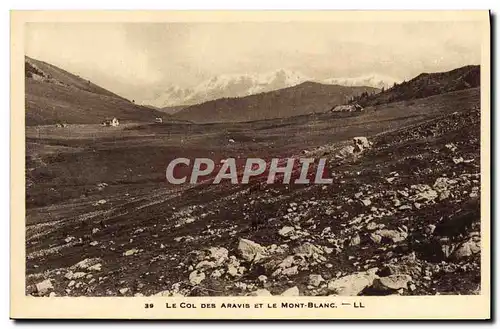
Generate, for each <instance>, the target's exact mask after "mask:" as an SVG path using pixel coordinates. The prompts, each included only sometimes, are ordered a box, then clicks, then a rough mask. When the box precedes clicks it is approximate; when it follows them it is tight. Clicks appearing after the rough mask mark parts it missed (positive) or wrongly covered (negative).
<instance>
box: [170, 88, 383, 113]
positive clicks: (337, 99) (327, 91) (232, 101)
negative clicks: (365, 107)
mask: <svg viewBox="0 0 500 329" xmlns="http://www.w3.org/2000/svg"><path fill="white" fill-rule="evenodd" d="M364 91H366V92H369V93H373V92H376V91H378V89H376V88H370V87H345V86H337V85H323V84H319V83H315V82H304V83H302V84H300V85H297V86H294V87H289V88H284V89H279V90H275V91H270V92H266V93H260V94H256V95H250V96H246V97H240V98H221V99H217V100H213V101H209V102H205V103H202V104H198V105H193V106H189V107H187V108H185V109H183V110H182V111H180V112H178V113H175V114H174V115H173V116H174V117H176V118H179V119H186V120H191V121H194V122H235V121H252V120H263V119H272V118H285V117H291V116H296V115H301V114H308V113H315V112H326V111H328V110H330V109H331V108H332V107H333V106H335V105H338V104H342V103H344V102H345V101H346V99H348V98H349V97H350V96H352V95H359V94H361V93H362V92H364Z"/></svg>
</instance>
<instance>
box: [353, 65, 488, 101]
mask: <svg viewBox="0 0 500 329" xmlns="http://www.w3.org/2000/svg"><path fill="white" fill-rule="evenodd" d="M480 80H481V79H480V67H479V65H468V66H464V67H461V68H457V69H454V70H451V71H448V72H439V73H422V74H420V75H418V76H417V77H415V78H413V79H411V80H410V81H405V82H403V83H401V84H394V86H393V87H392V88H390V89H387V90H385V91H383V92H381V93H379V94H376V95H362V97H361V98H359V99H356V100H355V101H356V102H357V103H359V104H360V105H362V106H370V105H379V104H386V103H391V102H397V101H405V100H411V99H417V98H424V97H429V96H433V95H439V94H443V93H447V92H451V91H457V90H463V89H469V88H475V87H479V85H480Z"/></svg>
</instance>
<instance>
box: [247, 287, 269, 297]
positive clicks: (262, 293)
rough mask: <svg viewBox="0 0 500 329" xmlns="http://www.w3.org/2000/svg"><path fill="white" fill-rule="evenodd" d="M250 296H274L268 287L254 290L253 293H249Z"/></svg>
mask: <svg viewBox="0 0 500 329" xmlns="http://www.w3.org/2000/svg"><path fill="white" fill-rule="evenodd" d="M248 296H253V297H264V296H272V295H271V293H270V292H269V290H267V289H258V290H255V291H252V292H251V293H249V294H248Z"/></svg>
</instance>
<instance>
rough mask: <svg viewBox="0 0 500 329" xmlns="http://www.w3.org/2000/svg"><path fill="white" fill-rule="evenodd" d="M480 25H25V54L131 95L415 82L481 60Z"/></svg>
mask: <svg viewBox="0 0 500 329" xmlns="http://www.w3.org/2000/svg"><path fill="white" fill-rule="evenodd" d="M480 35H481V32H480V25H479V24H478V23H477V22H467V21H461V22H449V21H448V22H428V21H427V22H420V23H417V22H245V23H243V22H233V23H231V22H221V23H28V24H27V26H26V34H25V52H26V55H28V56H30V57H33V58H35V59H38V60H42V61H46V62H48V63H50V64H53V65H56V66H58V67H60V68H62V69H65V70H67V71H70V72H71V73H74V74H78V75H80V76H82V77H84V78H85V79H88V80H91V81H92V82H94V83H96V84H98V85H100V86H102V87H104V88H106V89H109V90H111V91H113V92H115V93H117V94H120V95H122V96H124V97H127V98H130V99H136V100H141V99H149V98H151V95H153V94H156V93H158V92H161V91H162V90H165V89H167V88H168V87H170V86H172V85H177V86H180V87H193V86H195V85H197V84H199V83H201V82H202V81H204V80H206V79H208V78H211V77H213V76H217V75H222V74H245V73H266V72H270V71H275V70H278V69H287V70H294V71H298V72H301V73H302V74H304V75H306V76H309V77H312V78H314V79H326V78H346V77H357V76H363V75H369V74H379V75H384V76H389V77H393V78H395V79H398V80H404V79H406V80H408V79H411V78H412V77H414V76H416V75H418V74H420V73H422V72H441V71H447V70H451V69H454V68H457V67H460V66H463V65H469V64H479V63H480V56H481V49H480Z"/></svg>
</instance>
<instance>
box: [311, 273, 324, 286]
mask: <svg viewBox="0 0 500 329" xmlns="http://www.w3.org/2000/svg"><path fill="white" fill-rule="evenodd" d="M323 281H325V279H323V277H322V276H321V275H320V274H311V275H309V284H310V285H311V286H314V287H318V286H319V285H320V284H321V282H323Z"/></svg>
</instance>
